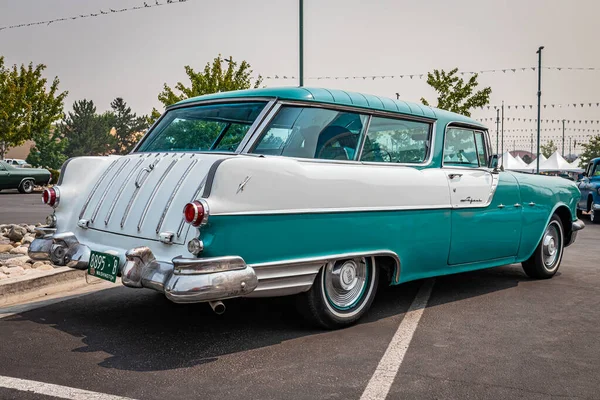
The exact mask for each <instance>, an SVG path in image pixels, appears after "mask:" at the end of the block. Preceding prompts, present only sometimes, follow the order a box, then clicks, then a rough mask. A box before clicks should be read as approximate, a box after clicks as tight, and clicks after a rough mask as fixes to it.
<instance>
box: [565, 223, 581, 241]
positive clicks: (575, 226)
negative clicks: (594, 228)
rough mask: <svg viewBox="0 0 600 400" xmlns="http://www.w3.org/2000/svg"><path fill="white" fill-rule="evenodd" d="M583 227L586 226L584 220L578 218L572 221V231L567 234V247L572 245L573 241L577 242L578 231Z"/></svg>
mask: <svg viewBox="0 0 600 400" xmlns="http://www.w3.org/2000/svg"><path fill="white" fill-rule="evenodd" d="M583 228H585V223H584V222H583V221H582V220H580V219H577V220H575V221H573V222H572V225H571V233H570V235H569V236H567V240H566V244H565V247H567V246H570V245H572V244H573V243H575V240H576V239H577V232H579V231H580V230H582V229H583Z"/></svg>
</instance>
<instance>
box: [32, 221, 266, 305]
mask: <svg viewBox="0 0 600 400" xmlns="http://www.w3.org/2000/svg"><path fill="white" fill-rule="evenodd" d="M90 254H91V250H90V248H89V247H88V246H86V245H84V244H81V243H79V242H78V241H77V238H76V237H75V235H73V234H72V233H70V232H68V233H61V234H56V235H46V236H44V237H42V238H38V239H35V240H34V241H33V242H32V243H31V245H30V247H29V257H30V258H31V259H33V260H51V261H52V262H53V263H54V264H56V265H65V266H68V267H71V268H76V269H82V270H85V269H87V268H88V263H89V259H90ZM125 258H126V262H125V264H124V265H123V266H122V267H121V281H122V282H123V284H124V285H125V286H129V287H133V288H142V287H144V288H149V289H154V290H156V291H157V292H161V293H164V294H165V296H167V298H168V299H169V300H171V301H173V302H175V303H198V302H205V301H216V300H224V299H228V298H232V297H239V296H245V295H247V294H249V293H250V292H252V291H253V290H254V289H256V286H258V278H257V277H256V273H255V272H254V269H252V268H251V267H249V266H247V265H246V263H245V261H244V260H243V259H242V258H241V257H237V256H230V257H212V258H184V257H181V256H179V257H175V258H174V259H173V260H171V262H164V261H158V260H156V258H155V257H154V254H152V251H151V250H150V249H149V248H148V247H135V248H133V249H130V250H128V251H127V252H126V253H125Z"/></svg>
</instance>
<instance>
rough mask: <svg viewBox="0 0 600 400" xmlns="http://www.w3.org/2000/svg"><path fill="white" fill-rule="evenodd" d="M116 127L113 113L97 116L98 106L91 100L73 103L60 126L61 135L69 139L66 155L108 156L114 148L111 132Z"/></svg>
mask: <svg viewBox="0 0 600 400" xmlns="http://www.w3.org/2000/svg"><path fill="white" fill-rule="evenodd" d="M113 126H114V115H113V113H111V112H106V113H104V114H100V115H99V114H96V106H95V105H94V102H93V101H91V100H86V99H83V100H79V101H75V103H73V111H69V113H68V114H67V116H66V118H65V120H64V122H63V123H62V124H61V126H60V134H61V136H62V137H64V138H66V139H67V145H66V149H65V153H66V155H67V156H68V157H78V156H97V155H106V154H109V153H110V152H111V150H112V149H113V147H114V137H112V136H111V134H110V131H111V129H112V127H113Z"/></svg>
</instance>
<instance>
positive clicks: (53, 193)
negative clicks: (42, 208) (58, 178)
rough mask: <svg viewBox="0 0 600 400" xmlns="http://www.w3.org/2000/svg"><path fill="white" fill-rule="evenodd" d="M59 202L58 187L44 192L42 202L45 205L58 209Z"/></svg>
mask: <svg viewBox="0 0 600 400" xmlns="http://www.w3.org/2000/svg"><path fill="white" fill-rule="evenodd" d="M59 200H60V192H59V191H58V188H57V187H53V188H48V189H46V190H44V193H43V194H42V202H43V203H44V204H48V205H49V206H50V207H56V206H58V202H59Z"/></svg>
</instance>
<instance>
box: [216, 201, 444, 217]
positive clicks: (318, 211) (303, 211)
mask: <svg viewBox="0 0 600 400" xmlns="http://www.w3.org/2000/svg"><path fill="white" fill-rule="evenodd" d="M450 209H452V204H444V205H437V206H420V205H419V206H389V207H386V206H383V207H347V208H295V209H286V210H256V211H237V212H224V213H213V214H212V215H214V216H217V215H218V216H224V215H280V214H325V213H349V212H381V211H419V210H450Z"/></svg>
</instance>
